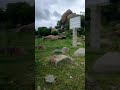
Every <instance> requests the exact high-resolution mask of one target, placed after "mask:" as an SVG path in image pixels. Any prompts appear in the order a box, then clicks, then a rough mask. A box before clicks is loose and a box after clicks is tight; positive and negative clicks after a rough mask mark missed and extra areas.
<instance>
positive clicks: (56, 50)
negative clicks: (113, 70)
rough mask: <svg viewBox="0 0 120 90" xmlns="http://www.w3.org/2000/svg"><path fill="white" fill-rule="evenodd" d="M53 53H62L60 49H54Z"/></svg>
mask: <svg viewBox="0 0 120 90" xmlns="http://www.w3.org/2000/svg"><path fill="white" fill-rule="evenodd" d="M54 53H55V54H62V51H61V50H60V49H55V51H54Z"/></svg>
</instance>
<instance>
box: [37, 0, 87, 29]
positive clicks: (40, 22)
mask: <svg viewBox="0 0 120 90" xmlns="http://www.w3.org/2000/svg"><path fill="white" fill-rule="evenodd" d="M68 9H71V10H72V11H73V12H74V13H77V14H80V12H81V11H83V12H84V11H85V0H35V28H36V29H37V28H38V27H42V26H45V27H50V26H52V27H54V26H55V25H56V23H57V21H58V20H60V18H61V15H62V14H63V13H64V12H65V11H66V10H68Z"/></svg>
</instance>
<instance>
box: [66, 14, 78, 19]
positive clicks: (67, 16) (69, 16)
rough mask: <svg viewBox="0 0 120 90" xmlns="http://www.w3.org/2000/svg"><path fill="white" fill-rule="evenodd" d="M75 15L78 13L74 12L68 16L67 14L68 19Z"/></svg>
mask: <svg viewBox="0 0 120 90" xmlns="http://www.w3.org/2000/svg"><path fill="white" fill-rule="evenodd" d="M74 16H76V13H72V14H70V15H68V16H67V19H68V20H69V19H70V18H72V17H74Z"/></svg>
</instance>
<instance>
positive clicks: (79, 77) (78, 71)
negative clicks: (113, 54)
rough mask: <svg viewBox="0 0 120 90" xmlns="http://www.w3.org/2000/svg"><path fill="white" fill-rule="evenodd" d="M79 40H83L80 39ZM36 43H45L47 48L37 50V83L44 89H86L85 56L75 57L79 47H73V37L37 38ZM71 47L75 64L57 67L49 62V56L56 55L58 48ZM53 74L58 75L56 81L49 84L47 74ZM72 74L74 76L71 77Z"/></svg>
mask: <svg viewBox="0 0 120 90" xmlns="http://www.w3.org/2000/svg"><path fill="white" fill-rule="evenodd" d="M79 41H81V40H80V39H79ZM35 43H36V45H38V44H39V45H44V46H45V47H46V49H45V50H35V60H36V84H37V86H40V87H41V89H42V90H84V89H85V80H84V79H85V64H84V63H85V57H74V56H73V54H74V52H75V51H76V50H77V49H78V48H80V47H83V46H84V45H82V46H78V47H77V48H73V47H72V40H71V39H64V40H53V41H51V40H47V41H46V40H41V39H36V40H35ZM63 47H68V48H70V53H69V54H67V56H70V57H72V58H73V59H74V63H73V64H65V65H63V66H62V67H55V66H53V65H51V64H49V57H50V56H51V55H54V53H53V51H54V50H55V49H56V48H60V49H61V48H63ZM49 74H52V75H54V76H55V77H56V80H55V83H53V84H48V83H46V82H45V79H44V78H45V76H46V75H49ZM70 76H72V77H73V78H72V79H71V78H70Z"/></svg>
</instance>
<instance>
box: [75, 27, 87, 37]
mask: <svg viewBox="0 0 120 90" xmlns="http://www.w3.org/2000/svg"><path fill="white" fill-rule="evenodd" d="M77 31H78V36H80V35H85V29H84V28H79V29H77Z"/></svg>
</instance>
